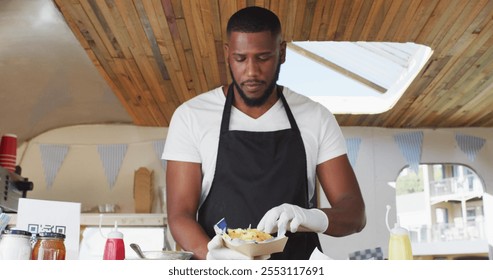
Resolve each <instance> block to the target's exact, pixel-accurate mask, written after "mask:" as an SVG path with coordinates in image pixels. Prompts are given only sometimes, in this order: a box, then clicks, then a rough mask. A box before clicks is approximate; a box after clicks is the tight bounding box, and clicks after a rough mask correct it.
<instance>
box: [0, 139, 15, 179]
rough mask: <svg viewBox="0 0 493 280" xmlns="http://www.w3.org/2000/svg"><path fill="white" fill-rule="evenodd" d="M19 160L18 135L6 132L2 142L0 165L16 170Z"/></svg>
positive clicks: (12, 170)
mask: <svg viewBox="0 0 493 280" xmlns="http://www.w3.org/2000/svg"><path fill="white" fill-rule="evenodd" d="M16 160H17V135H14V134H5V135H3V136H2V141H1V143H0V166H2V167H3V168H5V169H7V170H9V171H10V172H15V164H16Z"/></svg>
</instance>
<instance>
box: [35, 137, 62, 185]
mask: <svg viewBox="0 0 493 280" xmlns="http://www.w3.org/2000/svg"><path fill="white" fill-rule="evenodd" d="M68 150H69V146H68V145H60V144H40V145H39V151H40V152H41V161H42V163H43V169H44V175H45V181H46V188H47V189H51V186H53V182H55V178H56V175H57V174H58V170H59V169H60V166H62V164H63V161H64V160H65V157H66V156H67V153H68Z"/></svg>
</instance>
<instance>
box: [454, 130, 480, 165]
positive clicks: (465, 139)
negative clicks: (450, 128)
mask: <svg viewBox="0 0 493 280" xmlns="http://www.w3.org/2000/svg"><path fill="white" fill-rule="evenodd" d="M455 141H456V142H457V145H459V148H460V149H461V151H462V152H464V153H465V154H466V156H467V158H469V160H470V161H474V160H475V159H476V155H477V154H478V152H479V150H481V149H482V148H483V146H484V143H485V142H486V140H485V139H483V138H480V137H476V136H471V135H465V134H461V133H456V134H455Z"/></svg>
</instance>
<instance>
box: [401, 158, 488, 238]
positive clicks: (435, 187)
mask: <svg viewBox="0 0 493 280" xmlns="http://www.w3.org/2000/svg"><path fill="white" fill-rule="evenodd" d="M395 188H396V210H397V216H398V217H399V220H400V223H401V225H402V226H403V227H405V228H407V229H408V230H410V231H419V232H421V233H422V234H420V238H419V240H414V241H415V242H436V241H450V240H472V239H481V238H482V237H484V236H485V234H484V222H483V202H482V196H483V193H484V186H483V181H482V179H481V178H480V177H479V176H478V174H477V173H476V172H474V170H472V169H471V168H469V167H468V166H465V165H459V164H448V163H440V164H421V165H419V172H418V174H416V173H415V172H414V171H411V170H410V169H409V168H404V169H403V170H402V171H401V172H400V173H399V175H398V177H397V179H396V181H395Z"/></svg>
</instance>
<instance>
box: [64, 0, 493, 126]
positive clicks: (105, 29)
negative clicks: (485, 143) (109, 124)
mask: <svg viewBox="0 0 493 280" xmlns="http://www.w3.org/2000/svg"><path fill="white" fill-rule="evenodd" d="M54 1H55V3H56V4H57V6H58V8H59V9H60V11H61V13H62V14H63V16H64V18H65V20H66V21H67V23H68V24H69V26H70V28H71V29H72V31H73V33H74V34H75V36H76V37H77V38H78V40H79V41H80V43H81V45H82V46H83V48H84V49H85V50H86V52H87V54H88V56H89V57H90V58H91V59H92V61H93V62H94V65H95V66H96V67H97V68H98V70H99V71H100V73H101V75H102V76H103V77H104V78H105V79H106V81H107V82H108V83H109V85H110V86H111V87H112V89H113V90H114V92H115V94H116V95H117V96H118V98H119V99H120V101H121V102H122V104H123V105H124V106H125V108H126V109H127V111H128V112H129V114H130V115H131V116H132V118H133V121H134V123H135V124H137V125H145V126H167V125H168V124H169V121H170V118H171V115H172V113H173V111H174V110H175V109H176V107H177V106H178V105H179V104H181V103H182V102H184V101H186V100H188V99H190V98H192V97H194V96H196V95H197V94H199V93H201V92H204V91H207V90H209V89H212V88H214V87H217V86H219V85H221V84H227V83H228V81H229V77H228V75H229V72H228V71H227V65H226V63H225V58H224V52H223V47H222V46H223V42H224V41H225V38H226V37H225V32H224V30H225V26H226V22H227V19H228V18H229V16H230V15H231V14H233V13H234V12H235V11H236V10H238V9H240V8H243V7H245V6H250V5H258V6H263V7H267V8H269V9H271V10H272V11H274V12H275V13H276V14H277V15H278V16H279V18H280V19H281V22H282V25H283V34H284V38H285V39H286V40H287V41H288V42H289V41H306V40H310V41H326V40H329V41H330V40H333V41H388V42H416V43H419V44H424V45H427V46H430V47H431V48H432V49H433V50H434V53H433V56H432V57H431V59H430V60H429V62H428V63H427V65H426V66H425V67H424V69H423V71H421V73H420V74H419V75H418V77H417V78H416V80H415V81H414V82H413V83H412V84H411V86H410V87H409V88H408V90H407V91H406V92H405V94H404V95H403V97H402V98H401V100H400V101H399V102H398V103H397V104H396V105H395V106H394V108H393V109H391V110H390V111H388V112H385V113H382V114H376V115H336V117H337V119H338V121H339V123H340V124H341V125H342V126H377V127H396V128H424V127H433V128H435V127H492V126H493V111H491V110H490V108H492V107H493V79H492V77H493V47H491V46H492V45H493V1H489V0H470V1H464V0H394V1H392V0H354V1H352V0H326V1H316V0H298V1H296V0H290V1H287V0H286V1H283V0H279V1H277V0H256V1H250V0H183V1H182V0H121V1H120V0H118V1H117V0H70V1H68V0H67V1H66V0H54ZM288 59H289V58H288Z"/></svg>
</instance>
